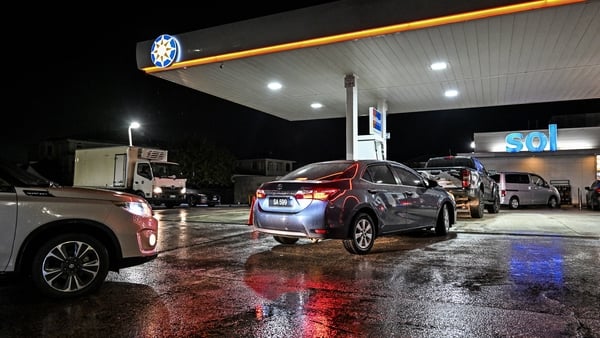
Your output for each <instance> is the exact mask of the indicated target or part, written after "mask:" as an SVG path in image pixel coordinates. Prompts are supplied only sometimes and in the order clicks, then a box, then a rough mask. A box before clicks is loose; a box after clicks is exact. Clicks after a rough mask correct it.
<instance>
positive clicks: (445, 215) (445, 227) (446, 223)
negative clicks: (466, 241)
mask: <svg viewBox="0 0 600 338" xmlns="http://www.w3.org/2000/svg"><path fill="white" fill-rule="evenodd" d="M448 231H450V212H449V211H448V204H444V205H442V210H440V213H439V215H438V219H437V222H436V224H435V234H436V235H438V236H445V235H447V234H448Z"/></svg>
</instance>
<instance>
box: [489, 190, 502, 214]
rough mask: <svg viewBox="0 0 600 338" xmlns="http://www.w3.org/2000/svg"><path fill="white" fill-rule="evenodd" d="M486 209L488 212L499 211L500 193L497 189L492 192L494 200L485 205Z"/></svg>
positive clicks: (494, 212) (495, 212)
mask: <svg viewBox="0 0 600 338" xmlns="http://www.w3.org/2000/svg"><path fill="white" fill-rule="evenodd" d="M487 211H488V212H489V213H490V214H497V213H499V212H500V194H499V193H498V191H496V193H495V194H494V201H493V202H492V204H489V205H488V206H487Z"/></svg>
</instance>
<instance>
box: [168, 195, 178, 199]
mask: <svg viewBox="0 0 600 338" xmlns="http://www.w3.org/2000/svg"><path fill="white" fill-rule="evenodd" d="M175 197H177V196H175V195H170V196H169V198H175Z"/></svg>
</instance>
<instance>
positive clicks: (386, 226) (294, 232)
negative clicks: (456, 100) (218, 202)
mask: <svg viewBox="0 0 600 338" xmlns="http://www.w3.org/2000/svg"><path fill="white" fill-rule="evenodd" d="M252 220H253V226H254V229H255V230H256V231H258V232H261V233H266V234H271V235H273V238H274V239H275V240H276V241H277V242H279V243H281V244H294V243H296V242H297V241H298V240H299V239H301V238H305V239H310V240H313V241H318V240H322V239H340V240H342V241H343V244H344V248H345V249H346V250H347V251H348V252H350V253H352V254H359V255H362V254H367V253H368V252H369V251H370V250H371V248H372V247H373V244H374V241H375V239H376V238H377V237H379V236H384V235H391V234H397V233H400V232H403V231H409V230H417V229H435V233H436V234H437V235H440V236H444V235H446V234H447V233H448V231H449V228H450V227H451V226H452V225H453V224H455V223H456V203H455V201H454V198H453V196H452V194H450V193H449V192H448V191H446V190H444V189H443V188H442V187H440V186H438V184H437V183H436V182H435V181H432V180H428V179H426V178H424V177H423V176H421V175H420V174H419V173H417V172H416V171H415V170H413V169H411V168H409V167H408V166H406V165H404V164H401V163H398V162H394V161H387V160H337V161H326V162H317V163H312V164H308V165H305V166H303V167H301V168H298V169H296V170H294V171H292V172H290V173H289V174H287V175H285V176H283V177H281V178H280V179H278V180H275V181H271V182H266V183H263V184H261V185H260V187H259V188H258V189H257V191H256V198H255V201H254V202H253V207H252Z"/></svg>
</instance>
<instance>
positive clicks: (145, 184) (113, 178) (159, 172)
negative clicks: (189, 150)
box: [73, 146, 186, 208]
mask: <svg viewBox="0 0 600 338" xmlns="http://www.w3.org/2000/svg"><path fill="white" fill-rule="evenodd" d="M167 154H168V152H167V151H166V150H162V149H151V148H142V147H136V146H110V147H101V148H87V149H77V150H75V163H74V176H73V185H74V186H80V187H93V188H102V189H110V190H118V191H124V192H129V193H133V194H136V195H139V196H142V197H144V198H145V199H146V200H147V201H148V202H150V203H151V204H153V205H161V204H164V205H165V206H166V207H167V208H172V207H174V206H178V205H180V204H182V203H184V202H185V184H186V179H185V178H184V177H182V175H181V169H180V166H179V164H178V163H175V162H169V161H167Z"/></svg>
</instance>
